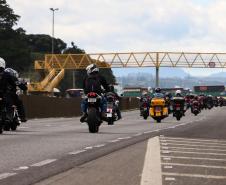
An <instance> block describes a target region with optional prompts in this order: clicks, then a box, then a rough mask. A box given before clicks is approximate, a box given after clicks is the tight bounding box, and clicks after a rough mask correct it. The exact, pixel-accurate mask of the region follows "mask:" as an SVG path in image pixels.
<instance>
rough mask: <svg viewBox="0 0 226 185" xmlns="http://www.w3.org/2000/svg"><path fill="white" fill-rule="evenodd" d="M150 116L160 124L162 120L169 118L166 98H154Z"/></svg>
mask: <svg viewBox="0 0 226 185" xmlns="http://www.w3.org/2000/svg"><path fill="white" fill-rule="evenodd" d="M150 116H151V117H152V118H153V119H154V120H156V121H157V123H160V122H161V120H162V119H164V118H166V117H167V116H168V107H167V106H166V102H165V99H164V98H153V99H152V100H151V107H150Z"/></svg>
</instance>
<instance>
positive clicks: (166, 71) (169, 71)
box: [112, 67, 189, 78]
mask: <svg viewBox="0 0 226 185" xmlns="http://www.w3.org/2000/svg"><path fill="white" fill-rule="evenodd" d="M112 71H113V73H114V75H115V76H116V77H122V76H127V75H129V74H141V73H145V74H150V75H153V76H155V68H151V67H141V68H113V69H112ZM159 72H160V76H161V77H163V78H167V77H169V78H172V77H180V78H185V77H187V76H189V74H188V73H186V72H185V71H184V70H183V69H179V68H167V67H166V68H165V67H162V68H160V71H159Z"/></svg>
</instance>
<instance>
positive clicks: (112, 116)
mask: <svg viewBox="0 0 226 185" xmlns="http://www.w3.org/2000/svg"><path fill="white" fill-rule="evenodd" d="M106 99H107V112H106V117H107V122H108V125H113V124H114V121H116V120H117V119H118V117H117V114H116V106H118V103H119V101H118V100H117V101H116V100H115V96H114V94H111V93H107V94H106Z"/></svg>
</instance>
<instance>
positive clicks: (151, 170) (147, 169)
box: [141, 137, 162, 185]
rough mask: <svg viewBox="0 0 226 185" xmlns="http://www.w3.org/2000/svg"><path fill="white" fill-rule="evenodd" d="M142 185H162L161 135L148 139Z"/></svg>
mask: <svg viewBox="0 0 226 185" xmlns="http://www.w3.org/2000/svg"><path fill="white" fill-rule="evenodd" d="M141 185H162V169H161V157H160V143H159V137H154V138H151V139H149V140H148V145H147V151H146V155H145V161H144V167H143V172H142V176H141Z"/></svg>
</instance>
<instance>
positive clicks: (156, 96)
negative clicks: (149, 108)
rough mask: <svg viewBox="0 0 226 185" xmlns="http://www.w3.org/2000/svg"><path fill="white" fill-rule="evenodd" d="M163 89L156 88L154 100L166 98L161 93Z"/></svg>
mask: <svg viewBox="0 0 226 185" xmlns="http://www.w3.org/2000/svg"><path fill="white" fill-rule="evenodd" d="M161 91H162V90H161V88H160V87H157V88H155V93H154V94H153V97H154V98H164V94H163V93H162V92H161Z"/></svg>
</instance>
